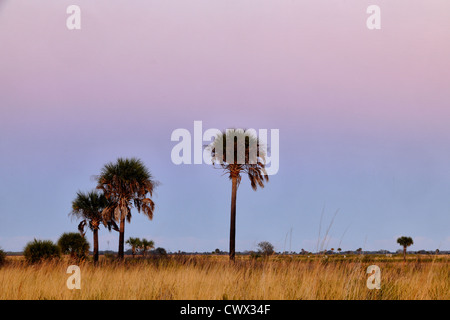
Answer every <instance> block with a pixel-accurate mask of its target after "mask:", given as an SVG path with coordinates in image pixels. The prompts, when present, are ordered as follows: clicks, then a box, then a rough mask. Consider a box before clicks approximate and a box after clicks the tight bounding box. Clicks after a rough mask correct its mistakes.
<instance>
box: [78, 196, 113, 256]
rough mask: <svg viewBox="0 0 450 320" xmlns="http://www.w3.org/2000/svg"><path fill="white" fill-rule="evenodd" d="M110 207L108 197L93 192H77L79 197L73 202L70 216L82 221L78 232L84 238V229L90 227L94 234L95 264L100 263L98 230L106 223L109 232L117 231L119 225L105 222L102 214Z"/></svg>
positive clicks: (109, 221) (110, 221)
mask: <svg viewBox="0 0 450 320" xmlns="http://www.w3.org/2000/svg"><path fill="white" fill-rule="evenodd" d="M107 206H108V201H107V199H106V197H105V196H104V195H103V194H102V193H100V192H98V191H97V190H93V191H90V192H87V193H84V192H81V191H79V192H77V196H76V197H75V199H74V200H73V201H72V212H70V213H69V215H71V216H73V217H76V218H78V219H81V222H80V224H79V225H78V230H79V231H80V233H81V234H82V235H83V236H84V235H85V231H84V228H85V227H86V225H87V226H89V228H90V229H91V230H92V232H93V234H94V262H97V261H98V230H99V229H100V224H102V223H104V224H105V225H106V226H107V227H108V229H109V230H111V228H113V229H117V225H116V224H115V222H114V221H112V220H108V221H106V223H105V222H104V220H103V217H102V212H103V210H104V209H105V208H106V207H107Z"/></svg>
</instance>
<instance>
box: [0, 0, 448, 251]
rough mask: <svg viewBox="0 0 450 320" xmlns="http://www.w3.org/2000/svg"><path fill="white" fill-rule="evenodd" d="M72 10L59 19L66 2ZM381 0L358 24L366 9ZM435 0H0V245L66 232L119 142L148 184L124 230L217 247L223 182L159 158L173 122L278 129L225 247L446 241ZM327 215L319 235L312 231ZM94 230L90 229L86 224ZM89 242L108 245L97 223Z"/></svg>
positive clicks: (440, 42) (442, 31)
mask: <svg viewBox="0 0 450 320" xmlns="http://www.w3.org/2000/svg"><path fill="white" fill-rule="evenodd" d="M72 4H76V5H78V6H79V7H80V8H81V29H80V30H69V29H68V28H67V27H66V19H67V18H68V17H69V15H68V14H67V13H66V9H67V7H68V6H69V5H72ZM372 4H376V5H379V6H380V8H381V29H380V30H369V29H368V28H367V26H366V20H367V18H368V17H369V14H367V13H366V9H367V7H368V6H369V5H372ZM449 12H450V2H449V1H447V0H428V1H423V0H422V1H417V0H394V1H391V0H390V1H387V0H371V1H365V0H347V1H331V0H328V1H325V0H321V1H317V0H277V1H275V0H213V1H211V0H152V1H148V0H131V1H123V0H122V1H120V0H95V1H92V0H70V1H67V0H58V1H57V0H40V1H28V0H14V1H13V0H0V247H2V248H3V249H4V250H5V251H21V250H22V249H23V247H24V246H25V244H26V243H27V242H28V241H31V240H33V239H34V238H37V239H50V240H53V241H56V240H57V239H58V237H59V236H60V235H61V234H62V233H64V232H76V231H77V225H78V222H77V221H75V220H73V219H71V218H70V217H69V216H68V214H69V212H70V211H71V202H72V200H73V199H74V197H75V195H76V192H77V191H78V190H81V191H89V190H91V189H93V188H95V186H96V182H95V179H94V176H95V175H97V174H98V173H99V172H100V170H101V168H102V167H103V165H104V164H106V163H108V162H110V161H114V160H116V159H117V158H118V157H138V158H140V159H141V160H142V161H143V162H144V163H145V164H146V166H147V167H148V168H149V169H150V171H151V172H152V175H153V176H154V177H155V179H156V180H158V181H160V182H161V184H160V186H159V187H158V188H157V190H156V194H155V196H154V201H155V203H156V210H155V213H154V218H153V220H152V221H150V220H149V219H148V218H146V217H144V216H143V215H142V214H139V213H137V212H136V211H133V213H132V214H133V218H132V221H131V223H130V224H127V225H126V230H125V237H126V238H128V237H131V236H132V237H141V238H147V239H152V240H154V241H155V245H156V246H157V247H163V248H165V249H166V250H168V251H172V252H176V251H178V250H181V251H199V252H202V251H213V250H215V249H216V248H219V249H220V250H223V251H227V250H228V242H229V220H230V199H231V183H230V181H229V180H228V178H227V176H224V175H223V174H222V172H221V171H220V170H217V169H213V168H212V167H211V166H209V165H206V164H199V165H194V164H191V165H187V164H181V165H175V164H174V163H173V162H172V160H171V150H172V148H173V147H174V146H175V145H176V142H173V141H171V134H172V132H173V131H174V130H175V129H178V128H184V129H187V130H189V131H190V132H191V133H192V134H193V125H194V121H202V124H203V129H204V130H206V129H208V128H218V129H221V130H223V129H226V128H255V129H267V130H270V129H278V130H279V133H280V151H279V158H280V164H279V171H278V173H277V174H276V175H272V176H270V181H269V183H268V184H267V185H266V187H265V188H264V189H262V190H258V191H257V192H254V191H253V190H252V189H251V187H250V184H249V182H248V179H246V178H245V177H244V179H243V182H242V183H241V185H240V187H239V189H238V195H237V229H236V233H237V234H236V250H238V251H244V250H255V249H256V248H257V243H258V242H260V241H269V242H271V243H272V244H273V245H274V246H275V250H276V251H284V250H290V251H297V252H298V251H300V250H301V249H302V248H303V249H305V250H308V251H315V250H316V249H317V247H318V242H320V243H321V242H322V240H323V238H324V236H325V235H327V238H326V239H325V241H324V244H326V248H327V249H329V248H332V247H334V248H337V247H341V248H342V249H343V250H355V249H357V248H359V247H361V248H363V249H364V250H379V249H386V250H397V249H399V248H400V247H399V246H398V244H397V243H396V239H397V238H398V237H399V236H403V235H405V236H411V237H412V238H413V239H414V245H413V246H412V247H411V250H422V249H424V250H435V249H437V248H439V249H440V250H450V232H449V227H448V226H449V225H450V126H449V125H448V124H449V121H450V120H449V119H450V95H449V93H448V92H449V91H448V88H449V86H450V58H449V57H450V32H449V30H450V19H449ZM327 230H328V232H327ZM87 237H88V240H89V241H92V234H91V233H88V234H87ZM99 241H100V250H117V247H118V234H117V232H111V233H110V232H108V231H107V230H106V229H101V231H100V233H99Z"/></svg>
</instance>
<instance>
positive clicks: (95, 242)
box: [94, 228, 98, 263]
mask: <svg viewBox="0 0 450 320" xmlns="http://www.w3.org/2000/svg"><path fill="white" fill-rule="evenodd" d="M97 262H98V229H97V228H95V229H94V263H97Z"/></svg>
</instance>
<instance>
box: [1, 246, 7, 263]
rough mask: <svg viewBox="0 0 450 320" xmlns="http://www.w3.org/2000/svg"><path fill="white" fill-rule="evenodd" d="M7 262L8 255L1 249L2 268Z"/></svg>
mask: <svg viewBox="0 0 450 320" xmlns="http://www.w3.org/2000/svg"><path fill="white" fill-rule="evenodd" d="M5 262H6V253H5V251H3V250H2V249H0V267H1V266H2V265H3V264H4V263H5Z"/></svg>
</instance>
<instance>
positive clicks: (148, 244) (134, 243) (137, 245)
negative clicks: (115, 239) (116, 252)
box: [125, 237, 155, 258]
mask: <svg viewBox="0 0 450 320" xmlns="http://www.w3.org/2000/svg"><path fill="white" fill-rule="evenodd" d="M125 243H126V244H128V245H129V246H130V247H131V253H132V255H133V258H134V257H135V256H136V254H137V253H138V250H140V251H141V253H142V256H143V257H145V255H146V253H147V251H148V250H151V249H153V248H155V242H153V240H147V239H145V238H144V239H139V238H131V237H130V238H129V239H128V240H127V241H126V242H125Z"/></svg>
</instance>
